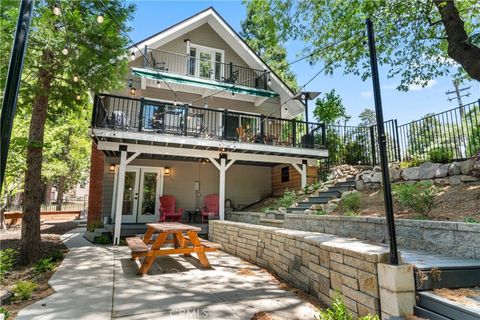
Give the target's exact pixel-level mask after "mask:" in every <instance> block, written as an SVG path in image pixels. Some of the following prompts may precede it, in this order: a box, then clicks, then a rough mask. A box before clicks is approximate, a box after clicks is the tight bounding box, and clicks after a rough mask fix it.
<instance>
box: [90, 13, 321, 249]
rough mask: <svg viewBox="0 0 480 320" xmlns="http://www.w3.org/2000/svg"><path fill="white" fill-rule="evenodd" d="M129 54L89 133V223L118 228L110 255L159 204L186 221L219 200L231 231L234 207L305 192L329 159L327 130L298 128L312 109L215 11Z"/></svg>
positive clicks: (154, 215)
mask: <svg viewBox="0 0 480 320" xmlns="http://www.w3.org/2000/svg"><path fill="white" fill-rule="evenodd" d="M129 50H130V51H129V52H130V54H129V55H130V58H131V61H130V67H131V69H130V74H129V75H128V76H127V79H126V80H127V81H126V86H125V88H123V89H122V90H119V91H117V92H111V93H109V94H103V93H98V94H96V95H95V99H94V110H93V117H92V128H91V137H92V139H93V141H94V143H93V146H92V158H91V177H90V195H89V202H90V203H89V213H88V214H89V222H91V221H94V220H96V219H102V218H103V217H111V221H112V223H113V224H115V229H114V230H115V232H114V243H118V241H119V238H120V235H121V234H122V233H121V230H122V224H123V225H125V224H145V223H146V222H153V221H158V220H159V215H160V212H159V206H160V203H159V197H160V196H161V195H167V194H168V195H173V196H175V198H176V205H177V207H180V208H184V209H185V210H187V211H188V210H195V209H199V208H201V207H203V206H204V197H205V195H208V194H218V199H219V200H218V201H219V218H220V219H224V217H225V204H226V203H227V206H230V207H234V208H235V207H241V206H244V205H247V204H250V203H253V202H255V201H258V200H260V199H262V198H264V197H266V196H268V195H271V194H279V193H281V192H283V189H284V188H285V187H287V186H289V187H290V188H292V187H296V188H297V189H298V188H300V187H304V186H305V185H306V184H307V179H308V176H307V174H308V172H309V171H308V170H307V169H308V167H309V166H315V165H316V164H317V160H318V159H320V158H322V157H326V156H327V151H326V150H325V148H324V146H323V145H324V144H323V141H324V129H323V126H322V125H321V124H317V123H306V122H304V121H300V120H295V117H296V116H297V115H300V114H302V113H303V112H304V110H305V106H304V104H303V103H302V102H301V101H299V100H297V99H294V96H295V93H294V92H292V90H291V89H290V88H289V87H288V86H287V85H286V84H285V83H283V82H282V80H281V79H280V78H279V77H278V76H277V75H276V74H275V70H271V69H270V68H269V67H268V65H267V64H266V63H265V62H264V61H262V59H261V58H260V57H259V56H258V55H257V54H256V53H255V52H253V51H252V49H251V48H250V47H249V46H248V45H247V44H246V43H245V42H244V41H243V40H242V39H241V37H240V36H239V35H238V34H237V33H236V32H235V31H234V30H233V29H232V28H231V27H230V26H229V25H228V23H227V22H226V21H225V20H224V19H223V18H222V17H221V16H220V15H219V14H218V13H217V12H216V11H215V10H214V9H213V8H209V9H207V10H205V11H202V12H200V13H198V14H196V15H194V16H192V17H190V18H188V19H186V20H184V21H182V22H179V23H178V24H176V25H173V26H171V27H170V28H168V29H165V30H163V31H161V32H159V33H157V34H155V35H153V36H151V37H149V38H147V39H145V40H143V41H140V42H139V43H137V44H136V45H134V46H132V47H130V48H129ZM313 172H315V170H313ZM311 179H312V181H313V179H315V177H312V178H311ZM292 182H294V183H293V184H292ZM295 182H296V184H295Z"/></svg>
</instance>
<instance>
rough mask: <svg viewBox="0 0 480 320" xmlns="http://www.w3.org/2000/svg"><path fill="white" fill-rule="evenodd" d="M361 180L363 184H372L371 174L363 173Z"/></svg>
mask: <svg viewBox="0 0 480 320" xmlns="http://www.w3.org/2000/svg"><path fill="white" fill-rule="evenodd" d="M362 180H363V182H365V183H370V182H372V176H371V174H370V173H367V174H365V173H364V174H363V175H362Z"/></svg>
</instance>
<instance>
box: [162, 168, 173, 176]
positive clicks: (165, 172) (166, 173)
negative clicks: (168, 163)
mask: <svg viewBox="0 0 480 320" xmlns="http://www.w3.org/2000/svg"><path fill="white" fill-rule="evenodd" d="M163 173H164V174H165V175H166V176H169V175H170V174H171V173H172V170H171V169H170V167H165V169H164V171H163Z"/></svg>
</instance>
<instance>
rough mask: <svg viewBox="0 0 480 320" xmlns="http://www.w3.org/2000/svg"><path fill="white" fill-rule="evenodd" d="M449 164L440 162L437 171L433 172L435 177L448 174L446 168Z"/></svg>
mask: <svg viewBox="0 0 480 320" xmlns="http://www.w3.org/2000/svg"><path fill="white" fill-rule="evenodd" d="M449 167H450V164H448V163H446V164H442V165H440V167H438V169H437V172H435V178H445V177H446V176H447V175H448V168H449Z"/></svg>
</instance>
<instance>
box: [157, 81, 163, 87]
mask: <svg viewBox="0 0 480 320" xmlns="http://www.w3.org/2000/svg"><path fill="white" fill-rule="evenodd" d="M161 87H162V84H161V83H160V80H157V88H161Z"/></svg>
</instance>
